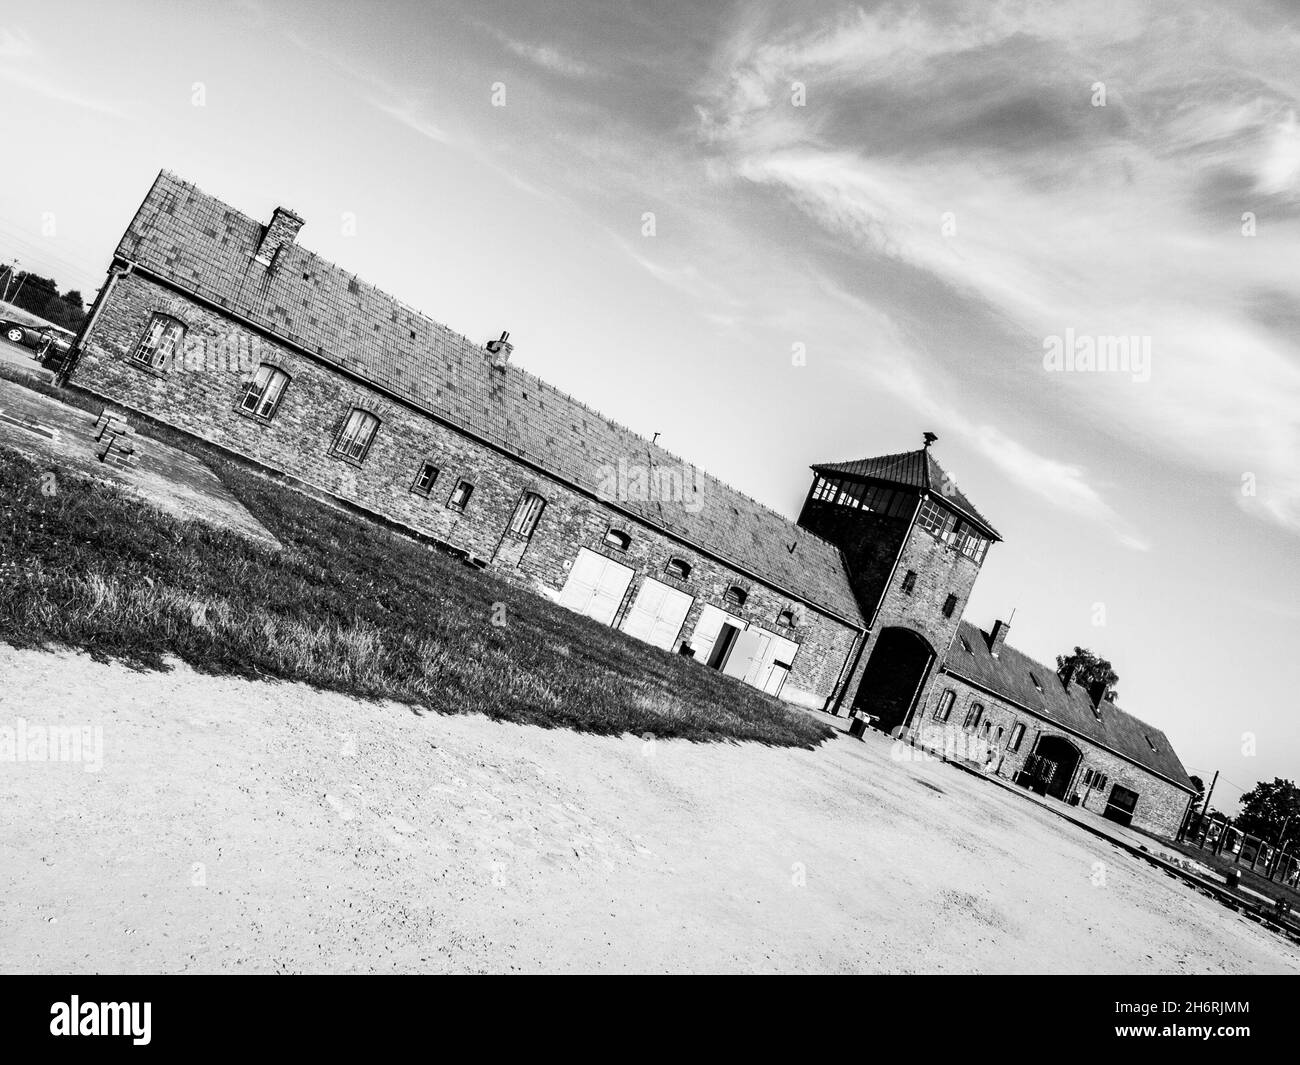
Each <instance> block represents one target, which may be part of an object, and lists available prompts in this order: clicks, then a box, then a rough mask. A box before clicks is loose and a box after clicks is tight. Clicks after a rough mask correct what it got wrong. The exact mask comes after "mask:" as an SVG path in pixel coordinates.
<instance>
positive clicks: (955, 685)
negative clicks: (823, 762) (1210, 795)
mask: <svg viewBox="0 0 1300 1065" xmlns="http://www.w3.org/2000/svg"><path fill="white" fill-rule="evenodd" d="M949 690H951V691H952V692H953V694H954V701H953V706H952V711H951V713H950V714H949V715H948V719H947V721H946V722H944V723H940V722H938V721H936V719H935V717H934V714H935V710H936V709H937V708H938V707H939V705H940V702H941V700H942V699H943V698H944V693H945V692H946V691H949ZM974 703H979V704H980V705H981V706H982V707H983V711H984V712H983V714H982V716H981V724H980V725H979V726H978V727H977V728H976V729H975V730H974V731H970V730H967V729H965V728H964V727H963V725H964V722H965V721H966V717H967V714H968V713H969V711H970V709H971V705H972V704H974ZM923 705H924V714H923V715H918V717H917V718H916V719H915V720H914V721H913V735H915V736H916V737H917V739H918V740H919V742H921V743H922V744H923V745H924V746H927V747H931V748H933V749H936V750H937V749H941V748H943V747H945V746H946V747H947V749H948V751H949V752H950V756H951V757H954V758H956V759H960V760H963V761H966V762H969V763H971V764H973V765H978V766H980V767H983V766H984V765H985V764H986V760H987V758H988V754H989V752H990V751H991V752H992V756H993V761H992V766H993V767H994V768H993V769H992V770H991V771H994V772H996V773H997V774H998V776H1000V777H1003V778H1004V779H1006V780H1014V779H1015V777H1016V774H1017V773H1019V772H1020V770H1021V769H1022V768H1023V767H1024V765H1025V762H1026V760H1027V759H1028V758H1029V756H1030V755H1031V754H1032V753H1033V751H1034V745H1035V744H1036V743H1037V742H1038V738H1039V737H1040V736H1043V735H1047V736H1061V737H1063V738H1065V739H1067V740H1069V741H1070V742H1071V743H1073V744H1074V745H1075V746H1076V747H1077V748H1078V749H1079V750H1080V752H1081V753H1082V757H1081V759H1080V761H1079V764H1078V767H1077V768H1076V769H1075V771H1074V774H1073V780H1072V783H1071V788H1070V790H1069V791H1067V792H1066V797H1067V798H1068V797H1069V796H1070V795H1071V794H1073V793H1076V792H1077V793H1078V794H1079V796H1080V799H1081V800H1082V801H1081V803H1080V804H1081V805H1083V806H1085V807H1086V808H1087V809H1089V810H1091V811H1093V812H1094V813H1097V814H1101V813H1103V812H1104V811H1105V809H1106V799H1107V797H1108V796H1109V794H1110V790H1111V788H1112V787H1113V786H1114V785H1116V784H1118V785H1120V786H1121V787H1124V788H1129V789H1130V790H1132V791H1135V792H1137V794H1138V802H1137V807H1136V808H1135V810H1134V812H1133V827H1135V828H1139V829H1142V830H1143V831H1146V832H1150V833H1152V834H1153V835H1157V836H1164V837H1172V836H1174V835H1176V834H1177V832H1178V828H1179V826H1180V825H1181V824H1182V820H1183V815H1184V814H1185V812H1186V810H1187V803H1188V801H1189V799H1190V798H1191V796H1190V795H1189V794H1188V793H1187V792H1185V791H1183V790H1182V789H1181V788H1178V787H1175V786H1174V785H1173V784H1170V783H1169V782H1168V781H1166V780H1164V779H1162V778H1161V777H1159V776H1157V775H1156V774H1154V773H1151V772H1149V771H1148V770H1146V769H1143V768H1142V767H1141V766H1139V765H1136V764H1134V763H1133V762H1130V761H1129V760H1128V759H1126V758H1121V757H1120V756H1119V755H1117V754H1113V753H1112V752H1110V751H1108V750H1106V749H1105V748H1102V747H1098V746H1096V745H1095V744H1093V743H1090V742H1089V741H1088V740H1086V739H1084V738H1083V737H1081V736H1077V735H1075V734H1074V733H1071V732H1067V731H1066V730H1064V729H1062V728H1059V727H1057V726H1055V725H1054V724H1053V723H1052V722H1050V721H1048V720H1045V719H1044V718H1041V717H1039V716H1037V715H1036V714H1031V713H1029V712H1028V711H1026V710H1022V709H1021V708H1019V707H1017V706H1015V705H1013V704H1012V703H1009V702H1007V701H1006V700H1003V699H1000V698H998V697H997V696H995V695H990V694H989V693H987V692H985V691H982V690H980V689H979V688H976V687H974V686H972V685H970V684H968V683H967V682H966V681H964V680H963V679H962V678H961V677H959V676H956V675H954V674H951V673H944V672H941V673H939V674H938V675H937V676H936V677H935V679H934V681H933V683H932V684H931V686H930V691H929V694H928V696H927V698H926V701H925V703H924V704H923ZM985 723H987V724H988V728H987V729H985V728H984V724H985ZM1017 724H1023V725H1024V726H1025V731H1024V736H1023V738H1022V739H1021V741H1020V744H1019V747H1018V749H1016V750H1011V749H1010V743H1011V740H1012V738H1013V736H1014V733H1015V726H1016V725H1017ZM944 725H946V726H947V728H946V729H945V728H944ZM998 727H1001V728H1002V735H1001V738H1000V739H999V740H998V741H997V743H996V744H994V743H993V737H994V736H996V734H997V733H996V730H997V729H998ZM936 729H938V730H939V731H935V730H936ZM981 739H983V740H985V742H986V743H987V745H988V746H987V747H985V746H981V744H980V743H979V741H980V740H981ZM1088 769H1093V770H1096V771H1098V772H1101V773H1104V774H1105V775H1106V777H1107V778H1108V779H1107V781H1106V784H1105V787H1104V788H1102V789H1100V790H1099V789H1096V788H1094V789H1092V790H1091V791H1089V790H1088V789H1087V788H1086V787H1085V786H1084V784H1083V778H1084V773H1085V770H1088Z"/></svg>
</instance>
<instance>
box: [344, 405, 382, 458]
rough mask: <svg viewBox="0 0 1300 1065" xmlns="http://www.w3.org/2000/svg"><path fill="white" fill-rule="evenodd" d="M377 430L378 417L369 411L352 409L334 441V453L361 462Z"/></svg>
mask: <svg viewBox="0 0 1300 1065" xmlns="http://www.w3.org/2000/svg"><path fill="white" fill-rule="evenodd" d="M378 431H379V419H378V418H376V417H375V416H374V415H373V414H371V413H370V412H369V411H364V410H355V409H354V410H353V411H352V413H351V414H349V415H348V420H347V422H345V423H344V425H343V431H342V432H341V433H339V436H338V439H337V440H335V441H334V454H336V455H338V456H339V457H340V458H345V459H347V460H348V461H349V462H361V461H363V460H364V459H365V457H366V453H367V452H368V451H369V450H370V445H371V444H372V443H374V440H375V433H377V432H378Z"/></svg>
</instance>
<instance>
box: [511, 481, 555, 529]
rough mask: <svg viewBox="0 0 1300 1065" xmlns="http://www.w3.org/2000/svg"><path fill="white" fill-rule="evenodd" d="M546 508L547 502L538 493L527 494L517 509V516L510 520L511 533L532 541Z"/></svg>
mask: <svg viewBox="0 0 1300 1065" xmlns="http://www.w3.org/2000/svg"><path fill="white" fill-rule="evenodd" d="M545 507H546V500H544V499H543V498H542V497H541V496H539V495H538V494H537V493H536V492H525V493H524V498H523V499H521V500H520V501H519V506H517V507H515V516H514V517H513V518H511V519H510V531H511V532H512V533H514V534H515V535H516V536H519V537H522V538H523V539H525V540H529V539H531V538H532V535H533V532H534V531H535V530H536V528H537V522H538V519H540V518H541V516H542V510H543V509H544V508H545Z"/></svg>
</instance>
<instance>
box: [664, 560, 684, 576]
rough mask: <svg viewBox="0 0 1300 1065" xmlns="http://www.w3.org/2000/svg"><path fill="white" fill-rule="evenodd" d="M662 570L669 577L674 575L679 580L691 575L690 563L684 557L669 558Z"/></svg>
mask: <svg viewBox="0 0 1300 1065" xmlns="http://www.w3.org/2000/svg"><path fill="white" fill-rule="evenodd" d="M664 572H665V573H667V574H668V576H670V577H676V578H677V579H678V580H679V581H684V580H686V578H687V577H689V576H690V575H691V564H690V563H689V562H687V561H685V560H684V559H680V558H670V559H669V560H668V565H667V566H666V567H665V568H664Z"/></svg>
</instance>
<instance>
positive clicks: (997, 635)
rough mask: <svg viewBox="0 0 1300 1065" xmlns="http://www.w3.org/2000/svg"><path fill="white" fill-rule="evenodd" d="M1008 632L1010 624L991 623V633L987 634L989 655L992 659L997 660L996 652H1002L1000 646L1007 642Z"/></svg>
mask: <svg viewBox="0 0 1300 1065" xmlns="http://www.w3.org/2000/svg"><path fill="white" fill-rule="evenodd" d="M1010 631H1011V622H1009V621H995V622H993V631H992V632H990V633H989V654H991V655H992V656H993V657H994V658H997V656H998V652H1000V651H1001V650H1002V645H1003V644H1004V643H1006V642H1007V633H1008V632H1010Z"/></svg>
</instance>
